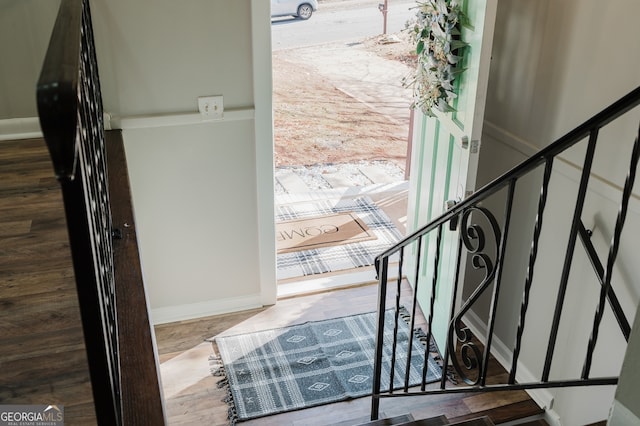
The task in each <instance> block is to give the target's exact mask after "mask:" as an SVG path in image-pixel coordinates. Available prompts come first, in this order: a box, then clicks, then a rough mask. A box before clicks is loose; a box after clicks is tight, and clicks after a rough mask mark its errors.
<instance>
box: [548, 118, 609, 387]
mask: <svg viewBox="0 0 640 426" xmlns="http://www.w3.org/2000/svg"><path fill="white" fill-rule="evenodd" d="M597 141H598V129H593V130H591V134H590V136H589V144H588V146H587V152H586V154H585V159H584V165H583V169H582V177H581V178H580V186H579V188H578V196H577V199H576V207H575V210H574V213H573V221H572V222H571V232H570V234H569V242H568V243H567V253H566V256H565V258H564V266H563V269H562V276H561V278H560V287H559V288H558V297H557V299H556V308H555V311H554V314H553V322H552V325H551V333H550V336H549V344H548V346H547V355H546V357H545V362H544V368H543V370H542V381H543V382H546V381H548V380H549V373H550V372H551V362H552V361H553V353H554V351H555V346H556V339H557V338H558V328H559V327H560V317H561V316H562V307H563V305H564V297H565V295H566V292H567V284H568V283H569V273H570V272H571V263H572V261H573V253H574V251H575V248H576V239H577V236H578V227H579V222H580V220H581V219H580V218H581V216H582V209H583V208H584V200H585V197H586V195H587V184H588V183H589V175H590V174H591V165H592V164H593V155H594V153H595V150H596V142H597Z"/></svg>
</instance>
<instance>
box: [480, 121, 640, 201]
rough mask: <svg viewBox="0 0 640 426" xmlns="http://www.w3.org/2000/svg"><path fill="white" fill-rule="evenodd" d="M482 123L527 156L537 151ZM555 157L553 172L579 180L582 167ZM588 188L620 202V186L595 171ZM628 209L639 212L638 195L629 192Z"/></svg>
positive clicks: (493, 134) (520, 139)
mask: <svg viewBox="0 0 640 426" xmlns="http://www.w3.org/2000/svg"><path fill="white" fill-rule="evenodd" d="M484 125H485V133H486V135H487V136H490V137H491V138H493V139H494V140H495V141H496V142H499V143H501V144H503V145H505V146H507V147H509V148H511V149H514V150H515V151H517V152H519V153H521V154H523V155H525V156H527V157H530V156H532V155H534V154H536V153H537V152H538V151H539V149H538V148H537V147H536V146H535V145H533V144H532V143H530V142H528V141H526V140H524V139H522V138H519V137H518V136H516V135H514V134H512V133H510V132H508V131H506V130H505V129H503V128H501V127H500V126H498V125H496V124H494V123H491V122H490V121H485V122H484ZM556 158H557V160H558V161H556V162H554V172H558V173H560V174H562V175H563V176H565V177H567V178H569V179H571V180H572V181H574V182H580V177H581V172H582V167H581V166H579V165H577V164H575V163H573V162H571V161H569V160H568V159H566V158H563V157H562V155H559V156H558V157H556ZM589 190H590V191H594V192H596V193H597V194H599V195H601V196H603V197H605V198H607V199H608V200H610V201H612V202H614V203H616V204H618V203H620V200H621V197H622V187H620V186H619V185H617V184H615V183H613V182H611V181H609V180H607V179H605V178H604V177H602V176H599V175H597V174H595V173H591V179H589ZM629 209H630V210H631V211H633V212H636V213H640V196H638V195H637V194H631V198H630V200H629Z"/></svg>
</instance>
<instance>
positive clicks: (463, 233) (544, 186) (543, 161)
mask: <svg viewBox="0 0 640 426" xmlns="http://www.w3.org/2000/svg"><path fill="white" fill-rule="evenodd" d="M638 105H640V87H637V88H635V89H634V90H632V91H631V92H629V93H628V94H627V95H625V96H624V97H622V98H621V99H619V100H618V101H616V102H614V103H613V104H611V105H610V106H609V107H607V108H605V109H604V110H602V111H601V112H600V113H598V114H596V115H594V116H593V117H592V118H590V119H589V120H587V121H585V122H584V123H582V124H581V125H579V126H578V127H576V128H575V129H574V130H572V131H570V132H568V133H567V134H565V135H564V136H562V137H560V138H559V139H558V140H557V141H555V142H554V143H552V144H550V145H549V146H547V147H546V148H544V149H542V150H540V151H539V152H538V153H536V154H535V155H533V156H532V157H530V158H528V159H527V160H525V161H523V162H522V163H520V164H519V165H517V166H516V167H514V168H513V169H511V170H510V171H508V172H507V173H505V174H503V175H502V176H500V177H498V178H496V179H495V180H493V181H492V182H490V183H489V184H487V185H485V186H484V187H482V188H481V189H479V190H478V191H477V192H475V193H474V194H472V195H471V196H469V197H468V198H466V199H465V200H463V201H461V202H459V203H458V204H456V205H455V206H454V207H453V208H451V209H450V210H448V211H446V212H444V213H443V214H441V215H440V216H438V217H436V218H435V219H433V220H431V222H429V223H428V224H426V225H425V226H423V227H421V228H420V229H418V230H416V231H414V232H412V233H410V234H409V235H407V236H406V237H405V238H404V239H403V240H401V241H399V242H398V243H396V244H395V245H393V246H392V247H390V248H389V249H387V250H385V251H384V252H383V253H381V254H380V255H378V256H377V257H376V260H375V267H376V272H377V276H378V281H379V285H380V287H379V300H378V302H379V304H378V314H379V315H380V313H381V312H384V310H385V309H386V302H385V300H386V295H387V291H388V283H387V277H388V268H389V259H390V257H391V256H392V255H394V254H397V253H399V254H400V263H399V265H398V278H397V285H394V286H393V288H394V289H395V291H396V297H395V299H396V306H395V309H399V301H400V291H401V290H400V289H401V285H400V281H401V280H402V279H403V276H404V273H403V263H404V262H405V260H406V259H407V252H408V251H407V250H406V248H407V247H408V246H410V245H412V244H416V245H417V246H418V249H417V250H415V251H414V253H415V259H414V260H415V262H414V265H415V266H414V268H415V271H414V272H415V277H414V281H413V285H414V288H413V289H412V291H413V294H414V295H413V304H414V305H413V306H412V308H411V309H409V310H410V311H411V310H413V311H415V309H416V306H415V304H416V297H415V295H416V293H417V292H418V291H419V290H418V285H419V282H420V280H419V276H418V275H419V274H418V271H419V270H420V268H421V266H420V265H422V264H423V263H424V262H423V260H422V259H421V256H422V250H421V249H420V246H421V243H422V240H423V239H424V238H426V237H427V236H428V235H431V233H432V232H436V233H437V236H436V237H434V238H435V249H434V250H435V254H434V258H433V259H429V262H432V265H433V266H432V270H433V274H432V276H431V280H432V282H431V284H430V286H431V293H430V294H431V300H430V301H429V306H428V307H426V306H425V309H427V310H428V312H427V311H426V312H425V315H426V316H427V327H428V329H427V332H426V340H427V342H429V341H430V338H431V336H432V325H431V322H432V319H433V318H432V317H433V311H434V303H435V300H434V298H435V296H434V295H435V293H436V289H437V288H438V284H439V280H440V278H439V276H438V273H437V271H438V268H439V257H440V251H441V244H440V240H441V239H442V232H443V229H444V228H446V227H447V223H448V222H453V221H455V222H456V223H458V228H459V233H458V234H459V235H458V239H459V243H458V254H457V263H456V270H455V278H454V281H453V282H452V283H451V286H450V288H451V289H452V291H451V294H452V299H453V301H452V305H451V311H450V316H449V321H448V324H449V330H448V334H447V342H446V346H445V348H444V357H442V368H443V371H447V369H448V368H449V366H451V367H452V368H453V369H454V370H455V372H456V373H457V374H458V375H459V376H460V377H461V378H462V380H463V381H464V382H466V383H467V384H468V385H469V386H463V387H456V388H447V387H446V374H443V377H442V379H441V380H440V384H439V389H426V383H425V381H424V377H426V374H424V375H423V381H422V383H421V386H420V390H416V389H409V386H408V384H407V383H405V388H404V391H403V392H398V391H396V392H393V391H389V392H382V391H381V389H380V384H381V379H380V377H379V375H380V373H381V371H382V367H381V364H382V359H383V352H384V348H383V346H382V345H383V342H384V333H385V330H384V329H383V328H382V327H383V324H382V323H381V326H380V328H379V329H378V335H377V340H376V352H375V358H374V359H375V362H374V379H373V389H372V391H373V392H372V394H373V397H372V409H371V419H372V420H375V419H377V416H378V410H379V403H380V399H381V398H383V397H399V396H406V395H427V394H441V393H447V392H476V391H492V390H508V389H537V388H554V387H565V386H591V385H611V384H616V383H617V380H618V378H617V377H596V378H594V377H591V376H590V367H591V362H592V357H593V352H594V349H595V343H596V341H597V337H598V331H599V328H600V323H601V320H602V315H603V309H604V305H605V303H606V301H608V302H609V306H610V307H611V308H612V310H613V314H614V317H615V318H616V321H617V323H618V325H619V327H620V329H621V332H622V335H623V336H624V338H625V339H628V336H629V331H630V326H629V321H628V320H627V318H626V316H625V313H624V312H623V310H622V308H621V306H620V303H619V301H618V298H617V296H616V294H615V291H614V289H613V287H612V282H611V275H612V268H613V264H614V262H615V260H616V257H617V255H618V250H619V248H620V245H619V241H620V236H621V234H622V230H623V227H624V222H625V218H626V212H627V208H628V204H629V201H630V198H631V189H632V187H633V183H634V179H635V176H636V172H637V170H636V169H637V166H638V161H639V157H640V130H639V135H638V137H637V138H636V139H635V142H634V144H633V150H632V155H631V159H630V165H629V170H628V175H627V179H626V181H625V184H624V188H623V191H622V199H621V202H620V211H619V214H618V217H617V219H616V225H615V231H614V235H613V238H612V242H611V247H610V249H609V257H608V259H607V261H606V266H603V262H601V261H600V259H599V258H598V255H597V253H596V252H595V249H594V248H593V244H592V243H591V242H590V240H589V239H588V238H589V233H588V231H587V230H586V229H585V228H584V224H583V222H582V220H581V215H582V209H583V205H584V202H585V196H586V193H587V190H588V181H589V177H590V175H591V164H592V162H593V159H594V156H595V147H596V144H597V141H598V133H599V132H598V131H599V129H601V128H602V127H604V126H606V125H607V124H609V123H611V122H612V121H614V120H616V119H617V118H619V117H620V116H622V115H623V114H625V113H626V112H628V111H630V110H631V109H633V108H634V107H636V106H638ZM585 138H588V148H587V151H586V154H585V160H584V164H583V167H582V177H581V181H580V184H579V188H578V196H577V199H576V204H575V211H574V215H573V220H572V223H571V229H570V233H569V242H568V244H567V250H566V254H565V261H564V267H563V271H562V276H561V277H560V279H559V285H558V295H557V299H556V305H555V312H554V315H553V321H552V323H551V330H550V334H549V344H548V346H547V348H546V357H545V363H544V364H545V365H544V368H543V371H542V375H541V378H540V381H539V382H531V383H516V372H517V367H518V359H519V358H518V357H519V354H520V349H521V343H522V339H523V332H524V328H525V319H526V315H527V310H528V308H529V299H530V298H529V295H530V291H531V287H532V283H533V276H534V269H535V265H536V260H537V257H538V248H539V238H540V234H541V229H542V224H543V217H544V211H545V208H546V207H547V194H548V192H549V191H548V188H549V184H550V177H551V173H552V169H553V164H554V159H555V158H556V157H557V156H558V155H559V154H561V153H562V152H564V151H565V150H567V149H569V148H570V147H572V146H574V145H576V144H577V143H579V142H583V141H585ZM541 166H544V173H543V176H542V183H541V187H540V194H539V196H538V207H537V214H536V218H535V223H534V226H533V237H532V241H531V244H530V246H529V247H530V254H529V262H528V266H527V273H526V277H525V282H524V290H523V298H522V302H521V307H520V312H519V318H518V323H517V332H516V339H515V343H514V346H513V348H512V353H511V355H512V358H511V368H510V370H509V379H508V383H505V384H498V385H496V384H492V385H488V384H487V382H486V379H487V370H488V360H489V355H490V352H491V347H492V338H493V333H494V324H495V318H496V311H497V309H498V298H499V293H500V287H501V286H504V285H507V284H505V283H502V267H503V263H504V258H505V256H504V254H505V249H506V246H507V238H508V232H509V228H510V220H511V210H512V205H513V200H514V193H515V191H516V184H517V182H518V180H519V179H520V178H522V177H523V176H525V175H527V174H529V173H531V172H533V171H535V170H539V169H540V167H541ZM503 190H506V191H507V197H506V201H505V204H504V205H505V210H504V212H503V221H502V223H501V224H499V223H498V221H497V220H496V218H495V216H494V215H493V213H492V212H491V211H490V210H488V209H487V208H485V207H483V206H482V202H483V201H484V200H486V199H488V198H489V197H491V196H492V195H494V194H496V193H498V192H499V191H503ZM478 220H480V222H483V223H484V224H485V225H488V230H487V232H485V230H484V228H483V226H481V225H478V224H477V223H476V222H477V221H478ZM578 237H579V238H580V239H581V240H582V242H583V246H584V248H585V252H586V254H587V257H588V258H589V260H590V262H591V263H592V265H593V268H594V273H595V276H596V277H597V279H598V282H599V283H600V290H599V293H600V295H599V298H598V300H597V304H596V305H597V306H596V310H595V315H594V322H593V328H592V330H591V337H590V339H589V342H588V346H587V351H586V356H585V363H584V367H583V372H582V374H581V376H580V377H579V378H575V379H567V380H549V372H550V367H551V363H552V360H553V355H554V353H555V342H556V338H557V335H558V330H559V323H560V318H561V314H562V311H563V307H564V298H565V295H566V290H567V286H568V278H569V273H570V270H571V266H572V262H573V257H574V249H575V246H576V241H577V239H578ZM491 238H493V242H492V243H491V246H492V247H495V249H494V250H495V253H492V254H491V255H490V254H487V253H485V245H486V244H487V243H488V239H491ZM467 255H468V256H469V258H470V260H471V261H472V263H473V265H474V267H475V268H477V269H483V270H484V278H483V279H482V282H481V283H480V284H479V285H478V286H477V287H476V289H475V290H474V291H473V292H472V294H471V295H470V296H468V298H467V299H466V300H465V301H461V303H460V305H461V306H460V307H459V308H457V310H456V306H457V303H456V296H457V294H458V287H459V285H460V283H459V280H460V279H461V277H460V270H461V266H460V265H461V263H463V262H465V259H466V256H467ZM407 276H412V274H407ZM425 284H426V283H425ZM420 285H422V284H420ZM489 288H492V289H493V290H492V293H491V294H492V295H491V303H490V306H489V319H488V320H487V330H486V335H485V336H484V341H480V342H478V340H477V339H476V337H475V336H472V335H471V332H470V330H469V329H468V328H467V327H466V326H465V325H464V324H463V317H464V315H465V313H466V312H467V311H468V310H469V309H470V308H471V307H472V306H473V305H474V303H475V302H476V301H477V300H478V299H479V298H480V296H481V295H482V294H483V293H485V292H486V291H488V289H489ZM411 321H412V323H413V321H414V319H413V318H412V319H411ZM478 343H481V344H482V345H483V346H484V348H483V350H482V351H481V349H480V348H479V347H478ZM392 345H393V346H394V347H392V348H391V349H390V352H391V353H392V354H395V350H396V349H395V340H394V343H392ZM427 346H428V345H427ZM387 352H389V350H387ZM427 355H428V348H427V349H425V357H426V356H427ZM459 357H461V358H459ZM461 360H462V362H464V364H465V365H464V366H462V365H460V361H461ZM392 362H395V360H392ZM425 367H426V366H425ZM465 369H466V370H467V371H468V370H477V374H476V375H475V376H473V377H470V376H469V375H468V374H467V371H464V370H465ZM391 371H394V366H393V365H392V366H391Z"/></svg>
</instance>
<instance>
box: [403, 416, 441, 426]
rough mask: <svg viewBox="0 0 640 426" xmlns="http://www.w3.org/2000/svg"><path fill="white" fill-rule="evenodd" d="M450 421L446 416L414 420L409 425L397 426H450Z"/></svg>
mask: <svg viewBox="0 0 640 426" xmlns="http://www.w3.org/2000/svg"><path fill="white" fill-rule="evenodd" d="M448 424H449V420H447V418H446V417H445V416H437V417H429V418H427V419H419V420H414V421H411V422H407V423H402V424H400V425H397V426H442V425H448Z"/></svg>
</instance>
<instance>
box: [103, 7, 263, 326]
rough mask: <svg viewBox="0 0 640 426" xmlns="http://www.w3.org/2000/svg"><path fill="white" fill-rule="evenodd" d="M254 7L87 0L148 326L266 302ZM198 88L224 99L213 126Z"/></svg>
mask: <svg viewBox="0 0 640 426" xmlns="http://www.w3.org/2000/svg"><path fill="white" fill-rule="evenodd" d="M262 3H264V2H257V1H251V0H234V1H222V0H187V1H181V2H176V1H173V0H162V1H157V0H139V1H129V0H110V1H105V0H95V1H93V2H92V8H93V10H92V12H93V16H94V27H95V31H96V43H97V50H98V53H99V66H100V76H101V80H102V89H103V98H104V107H105V111H106V112H108V113H110V114H112V123H113V124H114V126H115V127H122V128H123V129H124V131H123V136H124V140H125V148H126V153H127V160H128V163H129V172H130V177H131V185H132V191H133V202H134V208H135V210H136V220H137V223H138V230H139V238H140V248H141V255H142V262H143V267H144V274H145V281H146V285H147V288H148V294H149V299H150V304H151V308H152V314H153V318H154V321H155V322H167V321H173V320H180V319H186V318H194V317H199V316H203V315H212V314H216V313H221V312H228V311H232V310H238V309H246V308H250V307H255V306H261V305H262V304H263V303H273V302H274V299H275V297H274V295H275V248H272V246H274V241H275V239H274V236H273V231H272V229H271V228H273V184H272V181H273V168H272V166H273V148H272V143H273V142H272V137H271V134H272V130H271V123H272V120H271V98H270V96H271V79H270V76H271V62H270V61H271V56H270V51H271V48H270V18H269V13H268V11H269V6H268V4H266V5H264V4H262ZM263 51H266V52H269V54H267V55H264V54H263V53H262V52H263ZM256 58H257V59H256ZM264 76H267V81H266V82H265V81H264ZM256 79H259V80H260V81H261V87H256V85H255V83H254V82H255V80H256ZM266 83H268V84H266ZM204 95H223V96H224V109H225V116H224V119H223V120H222V121H216V122H210V123H203V122H201V121H200V118H199V116H198V114H197V113H198V107H197V98H198V96H204ZM175 124H178V125H175ZM257 129H258V130H257ZM270 183H271V184H270ZM265 193H266V195H265ZM271 253H273V256H270V254H271Z"/></svg>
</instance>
